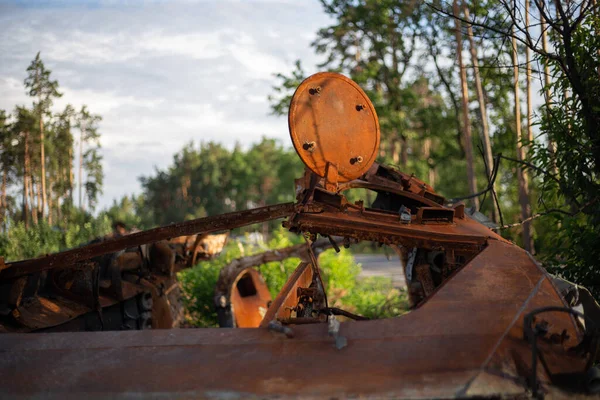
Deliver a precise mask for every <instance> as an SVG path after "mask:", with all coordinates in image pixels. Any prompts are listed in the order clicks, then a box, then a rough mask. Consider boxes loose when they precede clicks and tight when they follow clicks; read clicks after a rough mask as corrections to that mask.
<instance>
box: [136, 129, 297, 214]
mask: <svg viewBox="0 0 600 400" xmlns="http://www.w3.org/2000/svg"><path fill="white" fill-rule="evenodd" d="M301 174H302V163H301V162H300V160H299V159H298V157H297V156H296V155H295V153H293V151H292V150H290V149H288V148H284V147H283V146H282V145H281V144H280V143H279V142H277V141H276V140H274V139H266V138H263V139H262V140H261V141H260V142H259V143H256V144H254V145H252V146H251V147H250V148H249V149H247V150H244V149H243V148H242V147H241V146H239V145H238V146H236V147H235V148H234V149H233V150H229V149H227V148H225V147H224V146H222V145H220V144H217V143H213V142H209V143H201V144H200V145H199V146H198V147H196V146H194V144H193V143H190V144H189V145H187V146H185V147H184V148H183V149H182V150H181V151H180V152H179V153H177V154H175V155H174V157H173V165H171V166H170V167H169V168H168V169H167V170H164V171H156V174H155V175H154V176H148V177H142V178H140V181H141V183H142V187H143V190H144V201H145V207H146V209H147V210H148V212H149V213H150V214H151V219H153V220H154V222H155V223H156V224H160V225H163V224H168V223H171V222H175V221H183V220H186V219H192V218H200V217H204V216H207V215H216V214H221V213H225V212H231V211H236V210H244V209H248V208H253V207H257V206H262V205H266V204H275V203H280V202H286V201H293V200H294V198H295V193H294V184H293V182H294V178H297V177H299V176H300V175H301Z"/></svg>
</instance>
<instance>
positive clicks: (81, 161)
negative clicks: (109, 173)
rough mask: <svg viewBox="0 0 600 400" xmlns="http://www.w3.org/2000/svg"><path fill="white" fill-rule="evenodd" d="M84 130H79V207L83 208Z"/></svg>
mask: <svg viewBox="0 0 600 400" xmlns="http://www.w3.org/2000/svg"><path fill="white" fill-rule="evenodd" d="M82 183H83V130H81V131H80V132H79V208H81V209H82V210H83V190H82Z"/></svg>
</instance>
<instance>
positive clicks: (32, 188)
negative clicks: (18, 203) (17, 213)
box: [29, 164, 41, 225]
mask: <svg viewBox="0 0 600 400" xmlns="http://www.w3.org/2000/svg"><path fill="white" fill-rule="evenodd" d="M29 171H30V172H31V173H30V174H29V195H30V196H31V204H30V205H31V221H32V222H33V224H34V225H37V224H38V215H39V209H40V208H41V205H40V203H41V201H40V198H41V191H40V190H39V188H38V187H37V185H35V178H34V174H35V172H34V171H33V168H32V167H31V164H30V165H29ZM36 194H37V196H38V201H37V202H36V201H35V197H36ZM36 204H37V206H36Z"/></svg>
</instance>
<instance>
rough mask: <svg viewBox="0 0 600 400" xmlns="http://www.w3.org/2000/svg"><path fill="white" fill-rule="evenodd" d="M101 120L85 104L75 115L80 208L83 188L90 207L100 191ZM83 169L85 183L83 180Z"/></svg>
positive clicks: (101, 176) (82, 205) (101, 182)
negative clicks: (77, 133) (77, 130)
mask: <svg viewBox="0 0 600 400" xmlns="http://www.w3.org/2000/svg"><path fill="white" fill-rule="evenodd" d="M101 120H102V117H100V116H99V115H94V114H91V113H90V112H89V110H88V109H87V106H85V105H84V106H82V107H81V110H80V111H79V113H77V116H76V126H77V128H78V129H79V187H78V189H79V208H81V209H82V210H84V209H85V203H84V201H83V190H84V188H85V194H86V196H87V199H88V207H89V208H90V209H93V208H94V207H95V205H96V202H97V200H98V195H99V194H100V193H102V184H103V173H102V156H101V155H100V152H99V149H100V147H101V146H100V134H99V133H98V123H99V122H100V121H101ZM84 148H85V151H84ZM84 171H85V174H86V181H85V183H84V181H83V175H84Z"/></svg>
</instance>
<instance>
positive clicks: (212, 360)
mask: <svg viewBox="0 0 600 400" xmlns="http://www.w3.org/2000/svg"><path fill="white" fill-rule="evenodd" d="M301 89H302V90H300V89H299V90H298V91H297V92H296V95H295V96H294V100H293V101H292V107H291V113H290V129H291V134H292V139H293V141H294V145H295V147H296V150H297V151H298V153H299V155H300V157H301V159H302V160H303V161H304V162H305V164H306V166H307V167H308V169H309V171H308V172H307V173H306V174H305V176H304V177H301V178H300V179H297V180H296V194H297V200H298V201H297V203H296V204H283V205H278V206H271V207H263V208H260V209H256V210H248V211H243V212H238V213H231V214H225V215H222V216H215V217H209V218H205V219H200V220H195V221H189V222H185V223H180V224H176V225H172V226H168V227H162V228H157V229H155V230H150V231H145V232H140V233H137V234H133V235H130V236H127V237H125V238H120V239H113V240H109V241H106V242H105V243H100V244H97V245H90V246H87V247H84V248H81V249H76V250H71V251H69V252H64V253H59V254H57V255H51V256H47V257H45V258H41V259H37V260H26V261H22V262H19V263H12V264H7V268H6V269H5V270H3V271H1V272H0V281H6V279H8V278H14V279H17V280H18V279H20V278H19V277H21V276H23V275H26V274H34V273H38V272H40V271H44V270H53V269H57V268H59V267H62V268H64V267H65V266H73V265H76V264H77V263H79V264H81V263H86V262H89V261H88V260H89V259H90V258H91V257H95V256H99V255H102V254H110V253H113V252H115V251H117V250H120V249H123V248H126V247H131V246H137V245H139V244H142V243H146V242H157V241H160V240H163V239H167V238H171V237H175V236H179V235H190V234H198V233H207V232H215V231H218V230H224V229H231V228H234V227H239V226H243V225H247V224H251V223H256V222H262V221H266V220H269V219H276V218H280V217H287V219H286V221H285V223H284V226H286V227H287V228H288V229H289V230H290V231H292V232H296V233H299V234H302V235H304V237H305V238H306V240H307V243H308V244H309V245H310V244H314V243H315V241H316V240H317V236H318V235H321V236H324V237H328V238H329V237H332V236H336V237H339V238H338V240H339V241H340V242H341V243H343V244H344V245H351V244H353V243H356V242H358V241H364V240H367V241H374V242H378V243H382V244H386V245H390V246H391V247H392V248H394V249H395V250H396V251H397V252H398V253H399V254H400V257H401V260H402V264H403V265H402V266H400V265H399V266H398V267H399V268H401V267H402V268H404V271H405V276H406V283H407V287H408V292H409V294H410V297H411V305H412V307H411V310H410V312H408V313H407V314H404V315H402V316H401V317H397V318H390V319H382V320H359V321H350V322H343V323H341V324H340V325H337V321H338V320H337V319H333V318H334V317H333V315H334V312H333V309H331V308H329V306H328V302H327V291H326V288H325V287H323V283H322V280H321V279H320V270H319V268H318V259H317V257H316V256H315V255H314V254H312V253H311V251H310V248H307V255H308V257H307V258H306V257H305V258H302V261H301V263H300V265H299V266H298V268H297V269H296V270H295V272H294V273H293V274H292V275H291V276H290V277H289V279H288V281H287V282H286V284H285V285H284V286H283V289H282V290H281V291H280V292H279V294H278V295H277V297H276V298H275V299H273V300H272V302H271V303H270V305H269V306H268V308H267V309H266V310H265V311H264V318H262V320H261V321H260V327H259V328H256V329H203V330H169V331H156V330H155V331H134V332H97V333H62V334H44V335H40V334H28V335H22V334H5V335H2V336H0V351H1V352H2V353H3V357H1V358H0V388H2V390H3V392H4V393H5V394H7V395H8V396H9V397H15V396H24V397H31V396H36V395H38V394H44V395H45V396H48V397H61V396H63V395H64V394H65V393H68V394H70V395H73V396H77V397H84V396H90V395H93V396H101V397H102V396H110V397H153V396H154V397H159V396H163V397H168V398H190V397H191V398H196V397H201V398H204V397H227V398H234V397H235V398H246V397H253V398H292V397H293V398H297V397H305V398H344V397H353V398H359V397H373V398H470V397H503V398H507V397H512V398H523V397H525V396H528V394H529V393H531V389H532V388H531V387H530V386H529V385H530V384H531V383H532V382H539V383H540V385H541V386H540V387H539V388H538V387H536V388H534V390H538V389H539V392H540V393H544V392H545V393H559V392H557V390H558V389H557V388H565V386H564V385H565V383H564V381H562V380H560V379H559V378H560V377H565V376H568V377H570V378H572V379H571V382H578V385H579V386H577V389H578V390H584V389H585V388H586V382H587V381H586V379H587V377H588V376H589V375H588V374H589V372H590V371H589V370H588V369H587V367H588V366H589V365H590V364H591V363H592V362H593V361H594V357H595V356H596V351H597V346H596V345H597V332H594V331H590V329H589V327H587V326H586V327H585V328H586V329H584V327H583V326H581V325H580V324H579V323H578V322H577V321H576V320H575V319H574V318H572V317H571V316H570V315H569V314H567V313H562V312H556V313H553V312H548V313H544V316H543V320H538V321H537V322H536V324H537V325H536V328H535V329H537V331H536V332H537V335H538V336H536V337H535V338H534V339H535V340H534V341H533V343H535V351H536V353H534V352H533V351H532V342H531V341H530V339H531V337H529V338H525V337H524V332H525V330H524V322H523V319H524V317H525V315H528V314H529V313H531V312H533V311H535V310H538V309H540V308H546V307H551V309H557V308H561V309H562V308H564V307H567V304H566V303H565V301H564V299H563V298H562V296H561V295H560V293H559V291H558V290H557V289H556V288H555V286H554V284H553V281H552V279H551V277H550V276H549V275H548V274H547V273H546V271H545V270H544V269H543V268H542V267H541V266H540V265H538V264H537V262H536V261H535V260H534V259H533V258H532V257H531V255H530V254H528V253H527V252H526V251H524V250H523V249H521V248H519V247H517V246H516V245H514V244H513V243H510V242H509V241H507V240H505V239H503V238H502V237H501V236H499V235H497V234H495V233H494V232H492V231H491V230H490V229H489V228H487V227H486V226H484V225H482V224H480V223H478V222H476V221H475V220H473V219H471V218H470V217H469V215H468V213H467V210H465V208H464V205H460V204H459V205H456V206H454V207H447V206H445V205H444V198H443V196H441V195H439V194H437V193H436V192H435V191H434V190H433V188H431V187H430V186H429V185H427V184H426V183H424V182H422V181H420V180H419V179H417V178H415V177H414V176H412V175H408V174H406V173H403V172H400V171H397V170H395V169H393V168H390V167H386V166H382V165H379V164H377V163H374V156H372V154H376V153H377V145H375V151H374V152H372V150H373V149H372V146H373V145H374V143H377V144H378V141H379V128H378V125H377V129H374V125H373V124H372V122H373V121H372V120H371V119H369V118H367V119H365V120H364V121H363V120H361V119H360V118H362V117H356V116H357V115H363V113H364V114H365V115H367V113H368V112H372V117H375V123H376V116H375V114H374V110H373V109H372V105H371V103H370V101H369V100H368V99H367V98H366V96H364V93H363V92H362V91H361V90H357V86H356V84H354V83H352V82H350V81H349V80H348V79H347V78H344V79H341V78H339V77H338V76H337V75H335V76H334V75H331V74H320V75H316V76H314V77H312V78H309V79H308V80H307V81H305V82H304V83H303V84H302V85H301ZM353 91H354V92H353ZM349 93H354V94H353V95H349ZM352 96H354V97H352ZM311 102H315V104H318V105H316V106H313V105H312V103H311ZM317 102H320V103H317ZM323 110H325V111H326V112H325V111H323ZM340 110H342V111H340ZM349 113H351V114H352V115H350V114H349ZM357 113H358V114H357ZM341 117H347V120H348V121H353V122H352V124H351V125H352V126H349V125H348V124H345V122H344V121H342V120H340V118H341ZM357 118H358V119H357ZM311 126H312V128H311ZM355 126H358V127H361V128H360V129H363V128H364V132H366V133H367V135H366V137H365V138H360V137H359V138H358V139H356V140H357V141H356V142H354V141H350V140H347V139H348V137H347V134H348V133H349V132H352V135H359V133H360V132H357V131H355V130H354V127H355ZM324 127H327V128H328V129H329V128H331V131H326V130H324V129H323V128H324ZM342 128H343V129H342ZM311 129H313V131H311ZM360 129H359V130H360ZM328 132H329V133H328ZM374 135H375V136H374ZM336 137H338V139H339V140H340V142H339V146H338V147H337V148H336V146H335V144H336V142H335V139H336ZM352 137H353V138H354V136H352ZM356 143H361V145H365V146H366V147H365V148H364V150H366V151H367V152H366V153H365V155H363V154H362V153H360V154H359V153H358V150H357V149H359V147H360V146H355V144H356ZM324 144H325V145H324ZM359 156H360V157H362V159H360V160H359V159H358V157H359ZM345 160H347V165H346V164H344V163H346V161H345ZM357 171H359V172H357ZM353 188H364V189H368V190H371V191H373V192H374V193H375V194H376V198H375V201H373V203H372V204H368V205H367V204H365V202H364V201H358V202H355V203H351V202H349V201H348V199H347V197H345V196H344V193H346V191H348V190H352V189H353ZM321 240H322V239H321ZM271 256H273V254H271ZM260 257H263V258H262V259H259V260H258V261H257V260H253V261H252V260H250V259H247V260H246V261H245V264H244V262H242V261H239V262H238V264H232V266H230V267H229V269H227V270H226V271H225V272H224V273H223V275H222V280H221V281H220V284H219V285H218V286H217V289H216V292H215V294H216V296H215V302H216V303H217V305H218V304H221V303H222V304H223V307H225V306H227V305H228V304H229V305H230V304H233V305H234V309H238V310H240V314H239V316H235V319H234V321H236V323H235V324H234V323H231V326H234V325H237V326H239V327H242V326H256V324H257V323H258V320H259V318H257V317H256V315H257V310H258V309H259V307H262V306H263V305H265V306H266V304H265V303H266V302H268V300H267V299H268V298H269V296H267V291H266V287H264V286H260V284H259V283H260V275H259V274H258V273H257V272H256V271H255V270H252V269H248V268H247V267H249V265H250V264H252V265H255V264H256V262H261V261H262V262H264V261H268V260H269V258H268V257H267V256H265V255H261V256H260ZM132 258H133V259H134V258H135V257H132ZM125 261H127V263H129V262H132V260H131V259H129V258H128V259H127V260H125V259H123V262H125ZM134 261H135V260H134ZM127 263H126V264H127ZM79 264H78V265H79ZM80 266H81V265H80ZM242 279H248V281H247V282H249V283H252V285H253V290H254V292H255V293H254V292H253V290H247V288H238V287H237V283H239V282H240V280H242ZM15 282H16V281H15ZM0 283H1V282H0ZM13 284H14V282H13ZM125 286H127V285H125ZM258 286H260V288H258ZM240 290H241V291H242V292H243V291H246V290H247V291H246V294H250V295H249V296H247V297H249V298H251V299H250V300H249V301H247V302H245V301H244V300H243V299H241V297H243V296H241V294H242V293H241V292H240ZM221 297H222V298H223V301H222V302H221ZM13 300H14V299H13ZM220 302H221V303H220ZM41 303H44V304H40V305H39V307H40V309H41V308H42V307H45V309H50V308H51V307H53V305H52V304H50V303H46V302H41ZM246 307H247V308H246ZM337 311H338V314H339V311H340V310H337ZM341 311H342V312H343V310H341ZM347 315H350V314H347ZM30 317H31V319H32V320H35V318H36V317H35V316H30ZM354 317H357V319H361V318H360V316H354ZM34 322H35V321H34ZM328 322H329V323H328ZM529 322H531V321H529ZM529 322H528V323H529ZM332 326H333V327H334V328H335V329H334V330H333V331H332ZM589 338H595V340H588V339H589ZM342 339H343V345H340V341H342ZM594 343H596V345H595V344H594ZM595 346H596V347H595ZM538 355H539V356H538ZM534 365H536V368H533V366H534ZM23 371H26V373H25V372H23ZM532 374H533V375H534V378H535V379H532ZM32 377H34V379H32Z"/></svg>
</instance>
